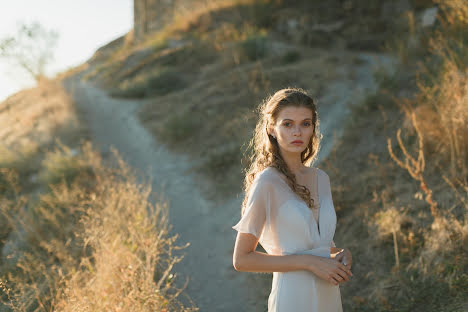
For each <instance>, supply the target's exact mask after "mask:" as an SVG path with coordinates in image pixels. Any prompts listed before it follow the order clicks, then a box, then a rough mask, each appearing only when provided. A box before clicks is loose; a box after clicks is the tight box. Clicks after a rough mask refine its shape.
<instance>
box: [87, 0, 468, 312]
mask: <svg viewBox="0 0 468 312" xmlns="http://www.w3.org/2000/svg"><path fill="white" fill-rule="evenodd" d="M233 3H234V4H233ZM194 12H197V14H195V13H192V14H191V15H186V16H184V17H183V18H179V19H177V20H174V22H173V23H169V24H168V25H167V26H166V27H165V28H164V29H162V30H161V31H159V32H156V33H154V34H152V35H150V36H148V37H147V38H146V41H145V42H144V43H140V44H138V45H133V46H132V44H131V35H132V34H128V35H127V36H126V37H125V38H122V39H120V45H119V46H118V47H117V48H112V49H109V50H107V52H106V49H105V48H104V49H103V50H102V51H98V52H97V53H96V55H95V58H94V59H92V60H91V61H90V63H89V64H90V65H91V67H90V69H89V70H88V71H86V72H85V73H84V74H85V79H88V80H91V81H93V82H95V83H97V84H99V85H100V86H101V87H102V88H104V89H107V90H108V92H109V94H111V95H112V96H115V97H128V98H145V99H146V100H145V101H146V104H145V105H144V106H143V107H142V108H141V110H140V111H139V113H140V118H141V120H142V122H143V123H144V124H145V126H146V128H147V129H148V130H149V131H151V132H152V133H153V134H154V137H155V138H157V139H158V140H159V141H161V142H165V143H166V144H167V146H169V147H170V148H171V149H172V150H174V151H177V152H179V153H183V154H186V155H189V156H190V157H191V158H192V159H194V160H195V161H197V162H198V163H199V166H198V167H197V168H195V172H196V174H199V175H202V176H204V177H208V178H209V179H210V181H212V182H211V183H210V185H200V188H201V189H202V191H203V192H204V193H205V194H206V196H207V197H208V198H212V199H215V200H218V201H220V202H223V198H226V196H231V197H232V196H236V195H237V196H240V195H239V191H240V186H241V183H242V173H241V169H242V168H243V166H245V164H246V161H247V159H246V157H242V154H241V153H240V151H243V150H244V149H245V146H246V143H247V141H248V139H249V135H250V133H251V131H252V129H253V126H254V123H255V120H254V111H253V109H254V108H255V107H256V105H258V104H259V102H260V101H261V100H262V99H263V98H264V97H265V96H266V95H267V94H269V93H272V92H274V91H275V90H277V89H279V88H282V87H286V86H298V87H302V88H305V89H306V90H308V91H309V92H310V93H311V94H312V95H313V96H314V97H315V98H316V99H317V100H318V106H319V116H321V119H322V121H323V124H322V129H321V131H322V132H323V133H324V140H323V141H324V146H323V148H322V151H321V154H320V158H319V161H318V163H316V164H315V166H318V167H320V168H323V169H324V170H325V171H326V172H328V173H329V175H330V176H331V179H332V181H333V182H332V188H333V197H334V202H335V207H336V210H337V213H338V220H339V224H338V228H337V233H336V240H337V241H338V242H339V244H340V245H342V246H347V247H348V248H350V249H351V250H352V251H353V252H354V256H355V260H356V263H355V266H354V272H355V276H356V278H354V280H352V281H351V282H350V283H349V284H348V285H346V286H344V287H343V292H342V293H343V299H344V306H345V310H346V311H428V310H431V311H436V310H437V311H439V310H444V309H445V308H446V309H447V311H449V310H450V311H451V310H460V311H461V310H462V309H463V307H466V305H465V304H466V300H467V298H466V296H465V295H463V292H462V289H463V288H464V287H466V285H467V284H466V283H467V275H466V267H467V262H466V261H465V260H463V259H464V258H465V257H464V256H466V243H464V242H466V233H467V230H466V228H467V227H466V220H465V216H466V209H467V206H466V195H467V193H466V190H467V188H466V185H467V181H466V173H467V171H466V170H467V157H466V155H467V151H466V149H467V146H468V145H467V133H466V127H462V124H463V121H464V120H465V121H466V118H467V115H466V107H467V103H466V88H464V87H463V86H464V85H466V63H467V56H466V51H464V50H463V49H462V50H460V49H458V48H456V46H457V42H463V41H464V40H466V28H465V26H466V12H467V11H466V5H464V4H462V2H460V1H449V2H444V3H441V2H432V1H401V2H398V3H397V2H394V1H382V2H379V3H377V2H371V3H369V2H364V1H343V2H338V1H336V2H335V1H330V2H328V1H327V2H326V3H325V2H319V1H307V2H306V1H291V2H290V1H288V2H287V3H285V2H284V3H281V2H279V3H273V2H268V1H243V2H240V1H239V2H228V1H226V3H225V5H223V6H221V5H220V6H219V7H218V8H209V9H206V10H205V11H203V10H200V11H194ZM454 12H455V13H454ZM442 47H448V49H446V50H445V51H444V49H443V48H442ZM438 48H439V49H438ZM104 55H105V56H104ZM377 65H378V66H377ZM454 71H455V72H458V73H459V75H461V76H457V75H455V76H454V74H453V73H454ZM431 73H432V74H431ZM454 79H455V80H454ZM437 85H439V86H440V90H439V89H437V90H436V89H435V86H437ZM439 92H444V93H443V94H445V95H444V96H442V95H440V94H439ZM452 99H453V100H452ZM442 107H452V108H451V110H452V113H448V111H446V110H445V109H444V111H445V112H447V113H444V114H442V113H441V112H442V109H443V108H442ZM411 112H415V113H416V116H417V119H415V121H414V122H413V121H412V119H411V116H412V115H411ZM456 112H457V113H456ZM455 114H457V116H458V117H459V118H462V119H461V121H460V119H453V118H454V117H455V116H456V115H455ZM416 120H418V122H417V123H416ZM457 120H458V121H457ZM460 122H461V123H460ZM430 125H432V126H435V127H436V128H437V129H440V130H439V131H438V130H435V129H431V126H430ZM416 127H419V128H416ZM448 127H451V128H452V129H454V130H453V131H457V132H456V133H457V135H456V136H454V137H451V138H450V139H447V140H445V142H446V144H449V145H445V144H444V143H443V141H441V140H444V139H442V137H441V135H443V134H444V133H445V135H448V136H449V137H450V136H451V135H452V134H450V132H447V131H448ZM399 129H401V130H400V131H403V133H404V136H405V137H406V138H405V139H403V141H402V145H400V144H399V143H398V142H397V131H399ZM415 130H420V132H421V131H422V134H420V135H418V132H416V131H415ZM334 133H336V134H337V136H336V139H334ZM405 133H406V134H405ZM418 137H419V139H421V137H423V138H424V139H423V141H421V140H419V141H418ZM389 140H390V142H389ZM449 142H451V143H449ZM454 144H455V145H456V146H457V147H454V146H455V145H454ZM389 146H390V147H392V149H391V150H390V149H389ZM402 147H406V149H407V150H408V153H409V154H408V155H406V156H405V154H404V153H403V152H406V149H405V150H402V149H401V148H402ZM393 151H395V152H396V153H397V154H396V156H395V158H394V157H392V156H391V152H393ZM418 153H419V156H418ZM421 153H422V154H421ZM410 155H415V156H414V157H416V159H418V157H419V162H414V163H411V162H409V163H408V165H407V166H408V167H406V168H404V167H403V168H402V167H400V166H399V165H398V163H397V161H398V159H402V161H403V163H402V165H403V166H404V161H405V160H404V159H405V158H409V157H410ZM421 155H423V156H424V157H425V158H424V160H425V162H424V163H425V166H424V167H421V164H422V163H421V161H422V158H421V157H422V156H421ZM241 162H242V163H241ZM412 166H416V167H415V168H413V167H412ZM417 166H419V167H417ZM455 168H457V169H455ZM413 171H414V172H416V175H413V176H412V175H411V174H412V173H413ZM421 172H423V173H421ZM441 172H443V175H441ZM361 185H364V186H366V187H365V188H364V189H363V188H361V187H360V186H361ZM356 187H358V188H359V189H356ZM463 198H465V199H463ZM434 202H437V207H438V208H437V210H435V209H434V206H435V204H434ZM431 207H432V208H431ZM435 211H438V213H435ZM440 214H442V217H440ZM233 215H234V217H233V219H232V220H231V223H232V222H233V221H234V220H235V219H236V218H237V216H236V215H235V214H233ZM448 224H452V227H451V228H449V227H447V225H448ZM228 225H229V222H227V225H226V226H228ZM392 229H393V230H392ZM440 239H442V241H443V242H444V243H441V242H439V243H436V242H437V240H440ZM455 251H458V252H457V253H456V254H454V253H455ZM396 261H397V262H396ZM396 263H398V266H396ZM434 270H436V272H437V273H436V274H435V273H434ZM431 272H432V273H431ZM257 278H258V279H259V280H260V282H261V283H263V289H264V291H263V299H265V298H266V296H267V290H269V285H270V280H269V279H268V277H266V276H265V275H263V276H262V275H258V276H257ZM358 285H359V286H358ZM362 285H365V286H362Z"/></svg>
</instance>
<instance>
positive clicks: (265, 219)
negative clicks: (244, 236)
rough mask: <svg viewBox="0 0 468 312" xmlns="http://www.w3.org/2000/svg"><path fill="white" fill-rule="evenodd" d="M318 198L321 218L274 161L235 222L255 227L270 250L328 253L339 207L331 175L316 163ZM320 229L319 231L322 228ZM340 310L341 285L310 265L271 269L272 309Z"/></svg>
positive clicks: (245, 227) (284, 311) (261, 174)
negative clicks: (321, 276)
mask: <svg viewBox="0 0 468 312" xmlns="http://www.w3.org/2000/svg"><path fill="white" fill-rule="evenodd" d="M314 169H315V170H316V174H315V175H314V177H316V178H317V181H316V183H314V184H315V185H317V194H318V199H319V200H318V202H319V213H318V223H319V226H317V221H316V219H315V217H314V215H313V212H312V211H311V210H310V209H309V207H308V206H307V205H306V203H305V202H304V201H303V200H302V199H301V198H300V197H299V196H298V195H296V194H295V193H294V192H293V191H292V190H291V188H290V187H289V185H288V184H287V183H286V181H285V180H284V179H283V177H282V175H281V174H280V173H279V172H278V171H277V170H276V169H275V168H273V167H268V168H266V169H264V170H263V171H261V172H259V173H258V174H257V175H256V176H255V179H254V181H253V183H252V186H251V188H250V191H249V196H248V200H247V206H246V209H245V212H244V215H243V216H242V217H241V219H240V221H239V222H238V223H237V224H236V225H235V226H233V227H232V228H233V229H235V230H237V231H239V232H243V233H251V234H253V235H255V236H256V237H258V238H259V243H260V244H261V245H262V247H263V248H264V249H265V251H266V252H267V253H268V254H272V255H289V254H304V253H307V254H312V255H316V256H321V257H327V258H330V247H331V246H333V247H334V246H335V245H334V242H333V236H334V234H335V228H336V213H335V208H334V206H333V200H332V195H331V188H330V179H329V177H328V175H327V174H326V173H325V172H324V171H323V170H321V169H319V168H314ZM319 230H320V231H319ZM291 311H294V312H306V311H308V312H341V311H342V304H341V294H340V288H339V285H334V284H332V283H330V282H328V281H325V280H323V279H321V278H320V277H318V276H316V275H315V274H314V273H312V272H310V271H306V270H297V271H289V272H273V281H272V287H271V292H270V296H269V297H268V312H291Z"/></svg>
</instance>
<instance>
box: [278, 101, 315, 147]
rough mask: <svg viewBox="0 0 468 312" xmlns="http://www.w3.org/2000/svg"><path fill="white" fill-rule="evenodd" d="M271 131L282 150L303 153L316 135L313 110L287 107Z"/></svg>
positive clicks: (281, 112)
mask: <svg viewBox="0 0 468 312" xmlns="http://www.w3.org/2000/svg"><path fill="white" fill-rule="evenodd" d="M270 129H271V132H270V134H272V135H273V136H275V137H276V140H277V141H278V145H279V147H280V149H282V150H283V151H286V152H291V153H301V152H303V151H304V150H305V149H306V148H307V146H308V144H309V141H310V138H311V137H312V135H313V134H314V124H313V120H312V110H311V109H310V108H307V107H295V106H288V107H285V108H283V109H282V110H281V111H280V112H279V114H278V118H277V121H276V124H274V125H272V127H271V128H270ZM295 141H299V143H295Z"/></svg>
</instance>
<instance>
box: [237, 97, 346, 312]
mask: <svg viewBox="0 0 468 312" xmlns="http://www.w3.org/2000/svg"><path fill="white" fill-rule="evenodd" d="M259 113H260V118H259V121H258V123H257V127H256V129H255V134H254V138H253V139H252V142H251V144H253V148H254V155H253V157H252V158H253V161H252V165H251V166H250V168H249V170H248V171H247V172H246V177H245V181H244V189H245V194H246V195H245V198H244V201H243V203H242V213H241V215H242V217H241V219H240V221H239V222H238V223H237V224H236V225H235V226H233V227H232V228H233V229H235V230H237V231H238V234H237V238H236V243H235V247H234V254H233V265H234V268H235V269H236V270H237V271H246V272H273V282H272V289H271V292H270V296H269V298H268V311H269V312H274V311H275V312H290V311H294V312H305V311H316V312H327V311H330V312H331V311H333V312H336V311H342V305H341V295H340V289H339V284H342V283H345V282H347V281H349V279H350V277H351V276H352V273H351V264H352V256H351V253H350V251H349V250H348V249H346V248H336V246H335V244H334V241H333V236H334V233H335V227H336V214H335V209H334V206H333V200H332V195H331V189H330V179H329V177H328V175H327V174H326V173H325V172H324V171H323V170H321V169H319V168H314V167H309V164H310V163H311V162H312V161H313V160H315V159H316V156H317V153H318V150H319V144H320V140H321V137H322V135H321V134H320V133H319V130H318V126H319V118H318V115H317V110H316V106H315V104H314V101H313V100H312V98H310V97H309V96H308V95H307V93H306V92H305V91H304V90H302V89H299V88H288V89H282V90H279V91H278V92H276V93H275V94H274V95H272V96H271V97H269V98H268V99H266V100H265V101H264V102H263V103H262V104H261V105H260V107H259ZM258 242H260V244H261V245H262V247H263V248H264V249H265V251H266V252H267V253H263V252H257V251H256V250H255V249H256V247H257V243H258Z"/></svg>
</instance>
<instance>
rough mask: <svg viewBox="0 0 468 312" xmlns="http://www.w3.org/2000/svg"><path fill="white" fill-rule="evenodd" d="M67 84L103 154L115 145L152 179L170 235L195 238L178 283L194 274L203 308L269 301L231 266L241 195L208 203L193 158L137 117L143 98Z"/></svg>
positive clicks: (252, 307) (193, 290) (192, 284)
mask: <svg viewBox="0 0 468 312" xmlns="http://www.w3.org/2000/svg"><path fill="white" fill-rule="evenodd" d="M65 85H66V88H67V89H68V91H69V92H70V94H71V95H72V96H73V98H74V99H75V101H76V104H77V107H78V109H80V110H81V111H82V112H83V114H84V116H85V119H86V122H87V123H88V126H89V129H90V131H91V135H92V139H93V144H94V145H95V146H98V147H99V148H100V150H101V152H102V153H103V154H104V155H106V154H107V153H109V147H110V146H114V147H115V148H116V149H117V150H118V152H119V154H120V155H121V156H122V158H123V159H124V160H125V161H126V162H127V163H128V164H129V165H131V166H132V167H134V168H137V169H138V170H141V171H142V172H145V173H146V174H147V175H146V177H145V178H148V177H152V180H153V185H152V187H153V191H154V192H156V193H157V194H160V193H161V194H162V195H163V197H164V199H166V200H167V201H168V204H169V222H170V223H171V224H172V233H171V234H172V235H175V234H176V233H178V234H179V238H178V239H177V241H176V242H178V245H184V244H185V243H186V242H190V246H189V247H187V248H185V249H183V250H182V251H181V252H182V253H184V254H185V257H184V259H183V260H182V261H181V262H179V263H178V264H177V265H176V266H175V267H174V270H173V272H174V273H177V277H176V281H178V282H177V283H176V284H177V286H178V287H182V285H183V284H184V282H185V279H186V277H189V278H190V280H189V282H188V286H187V288H186V293H187V294H188V295H189V296H190V297H191V298H192V300H193V301H194V302H195V304H196V305H197V306H198V307H199V308H200V311H262V310H261V309H262V305H263V304H264V303H262V302H258V301H259V300H258V297H257V296H256V294H255V293H254V292H252V291H251V290H250V292H248V290H247V289H246V287H245V285H246V282H247V281H246V277H247V275H246V274H247V273H243V272H242V273H239V272H236V271H235V270H234V268H233V266H232V250H233V243H234V239H235V233H234V230H232V229H231V226H230V223H231V221H232V220H233V217H234V215H235V217H237V215H238V213H239V210H238V207H239V205H240V201H241V199H235V200H231V201H229V202H228V203H227V204H223V206H222V207H216V206H215V205H214V204H213V203H211V202H208V201H206V200H205V199H204V198H203V197H202V196H201V195H200V193H199V191H198V189H197V187H196V184H197V183H202V181H194V179H193V178H192V177H191V176H190V175H189V174H187V173H186V171H187V170H188V169H189V167H190V164H191V162H190V160H189V159H187V158H186V157H184V156H182V155H175V154H173V153H171V152H169V151H168V150H167V149H166V148H165V147H164V146H163V145H162V144H157V143H155V140H154V138H153V137H152V136H151V135H150V134H149V133H148V131H147V130H146V129H144V128H143V126H142V125H141V124H140V122H139V121H138V119H137V117H136V111H137V110H138V108H139V107H140V105H142V104H143V102H142V101H133V100H132V101H128V100H116V99H113V98H110V97H108V96H107V94H106V93H105V92H103V91H102V90H100V89H98V88H96V87H94V86H92V85H89V84H85V83H82V82H80V81H79V80H78V79H74V80H70V81H68V82H67V83H66V84H65ZM177 254H178V255H179V254H180V253H177ZM181 299H183V298H181Z"/></svg>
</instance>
